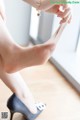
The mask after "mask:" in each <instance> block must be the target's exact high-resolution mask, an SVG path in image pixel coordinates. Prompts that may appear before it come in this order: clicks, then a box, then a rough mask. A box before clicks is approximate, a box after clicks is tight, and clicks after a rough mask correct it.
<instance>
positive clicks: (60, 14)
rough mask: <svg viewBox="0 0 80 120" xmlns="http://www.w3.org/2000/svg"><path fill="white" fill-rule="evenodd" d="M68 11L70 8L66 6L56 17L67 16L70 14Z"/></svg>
mask: <svg viewBox="0 0 80 120" xmlns="http://www.w3.org/2000/svg"><path fill="white" fill-rule="evenodd" d="M70 12H71V11H70V8H68V9H66V10H65V11H64V12H59V13H58V17H61V18H65V17H66V16H68V14H70Z"/></svg>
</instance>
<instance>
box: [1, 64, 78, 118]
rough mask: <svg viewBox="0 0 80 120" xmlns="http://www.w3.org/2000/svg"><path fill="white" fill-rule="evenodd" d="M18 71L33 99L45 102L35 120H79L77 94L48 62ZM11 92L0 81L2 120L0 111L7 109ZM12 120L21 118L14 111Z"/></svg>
mask: <svg viewBox="0 0 80 120" xmlns="http://www.w3.org/2000/svg"><path fill="white" fill-rule="evenodd" d="M20 73H21V75H22V76H23V78H24V80H25V82H26V84H28V86H29V87H30V90H31V91H32V93H33V95H34V96H35V99H36V100H37V101H43V102H44V103H46V104H47V107H46V109H45V111H44V112H43V113H42V114H41V115H40V116H39V117H38V118H37V119H36V120H80V96H79V94H78V93H77V92H76V91H75V90H74V88H72V86H71V85H70V84H69V83H68V82H67V81H66V79H65V78H64V77H63V76H62V75H61V74H60V73H59V72H58V71H57V70H56V68H55V67H54V66H52V65H51V64H50V63H49V62H48V63H47V64H45V65H43V66H37V67H31V68H27V69H24V70H23V71H21V72H20ZM11 94H12V93H11V91H10V90H9V89H8V88H7V87H6V86H5V85H4V84H3V83H2V81H0V120H3V119H1V112H7V111H8V109H7V107H6V101H7V99H8V97H9V96H10V95H11ZM8 113H9V111H8ZM5 120H6V119H5ZM7 120H9V116H8V119H7ZM14 120H23V118H22V116H21V114H17V113H16V114H15V115H14Z"/></svg>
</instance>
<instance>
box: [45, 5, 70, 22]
mask: <svg viewBox="0 0 80 120" xmlns="http://www.w3.org/2000/svg"><path fill="white" fill-rule="evenodd" d="M61 7H62V10H61V9H60V8H61ZM46 12H50V13H54V14H56V15H57V17H60V18H61V21H60V24H62V23H65V22H68V23H70V22H71V19H72V14H71V7H70V6H68V5H67V4H61V5H60V4H59V5H53V6H52V7H51V8H50V9H48V10H46Z"/></svg>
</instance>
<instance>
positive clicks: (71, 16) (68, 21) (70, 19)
mask: <svg viewBox="0 0 80 120" xmlns="http://www.w3.org/2000/svg"><path fill="white" fill-rule="evenodd" d="M71 20H72V15H71V17H70V19H69V21H68V23H71Z"/></svg>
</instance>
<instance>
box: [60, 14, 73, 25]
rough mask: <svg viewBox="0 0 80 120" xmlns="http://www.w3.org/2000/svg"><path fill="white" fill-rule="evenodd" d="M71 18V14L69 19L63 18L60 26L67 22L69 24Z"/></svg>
mask: <svg viewBox="0 0 80 120" xmlns="http://www.w3.org/2000/svg"><path fill="white" fill-rule="evenodd" d="M70 18H71V14H69V15H68V16H67V17H65V18H63V19H62V20H61V21H60V24H62V23H65V22H69V20H70Z"/></svg>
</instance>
